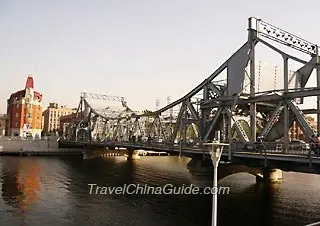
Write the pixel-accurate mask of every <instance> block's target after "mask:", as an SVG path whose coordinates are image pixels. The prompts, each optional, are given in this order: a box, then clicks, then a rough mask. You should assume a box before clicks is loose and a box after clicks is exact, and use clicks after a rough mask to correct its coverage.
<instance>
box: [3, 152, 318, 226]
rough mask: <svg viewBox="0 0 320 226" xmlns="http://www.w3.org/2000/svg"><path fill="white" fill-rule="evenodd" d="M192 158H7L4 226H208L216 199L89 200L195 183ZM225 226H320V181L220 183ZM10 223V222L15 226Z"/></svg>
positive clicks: (291, 178) (248, 178)
mask: <svg viewBox="0 0 320 226" xmlns="http://www.w3.org/2000/svg"><path fill="white" fill-rule="evenodd" d="M188 161H189V159H187V158H178V157H172V156H169V157H167V156H163V157H143V158H141V159H140V160H138V161H127V160H126V158H122V157H111V158H107V159H93V160H83V159H82V158H78V157H69V158H65V157H64V158H55V157H42V158H36V157H30V158H28V157H0V170H1V171H0V186H1V191H0V225H1V226H2V225H4V226H6V225H32V226H33V225H39V226H40V225H41V226H42V225H47V226H49V225H53V226H54V225H59V226H60V225H76V226H81V225H83V226H87V225H110V226H113V225H139V226H148V225H153V226H171V225H185V226H196V225H205V226H206V225H207V226H209V225H210V223H211V207H212V197H211V195H89V194H88V192H89V187H88V184H89V183H95V184H98V185H100V186H122V185H123V184H128V183H135V184H138V183H139V184H144V183H147V184H149V185H152V186H161V185H164V184H166V183H171V184H174V185H182V184H190V182H191V180H190V174H189V172H188V170H187V167H186V164H187V162H188ZM218 183H219V185H220V186H230V188H231V189H230V194H229V195H220V196H219V198H218V205H219V209H218V216H219V217H218V224H219V225H220V226H227V225H246V226H250V225H252V226H257V225H265V226H267V225H268V226H272V225H275V226H282V225H293V226H295V225H296V226H298V225H299V226H300V225H306V224H307V223H312V222H316V221H319V220H320V219H319V217H320V216H319V211H318V207H319V206H320V196H319V185H320V177H319V176H318V175H308V174H300V175H298V174H294V173H284V181H283V183H281V184H269V185H268V186H264V185H263V184H261V183H258V184H256V182H255V177H254V176H252V175H249V174H247V173H238V174H233V175H230V176H227V177H225V178H223V179H222V180H220V181H219V182H218ZM8 222H9V223H8Z"/></svg>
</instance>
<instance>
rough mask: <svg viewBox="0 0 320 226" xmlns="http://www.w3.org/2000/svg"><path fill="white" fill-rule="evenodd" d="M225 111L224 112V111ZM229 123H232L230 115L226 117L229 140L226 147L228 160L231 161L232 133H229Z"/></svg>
mask: <svg viewBox="0 0 320 226" xmlns="http://www.w3.org/2000/svg"><path fill="white" fill-rule="evenodd" d="M224 113H225V112H224ZM231 123H232V119H231V117H228V141H229V147H228V152H229V155H228V160H229V161H230V162H231V160H232V142H233V141H232V134H231V129H232V128H231Z"/></svg>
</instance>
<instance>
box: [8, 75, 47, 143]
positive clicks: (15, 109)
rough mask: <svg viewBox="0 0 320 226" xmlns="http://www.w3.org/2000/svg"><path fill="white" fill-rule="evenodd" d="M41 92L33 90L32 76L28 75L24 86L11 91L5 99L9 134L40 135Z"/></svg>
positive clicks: (21, 135) (22, 135)
mask: <svg viewBox="0 0 320 226" xmlns="http://www.w3.org/2000/svg"><path fill="white" fill-rule="evenodd" d="M42 101H43V100H42V94H40V93H38V92H36V91H34V83H33V77H32V76H31V75H29V76H28V78H27V81H26V85H25V88H24V89H23V90H20V91H18V92H15V93H12V94H11V95H10V98H9V99H8V101H7V104H8V105H7V114H8V116H9V135H11V136H20V137H33V138H35V137H39V138H40V137H41V123H42Z"/></svg>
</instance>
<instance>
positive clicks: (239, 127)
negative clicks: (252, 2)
mask: <svg viewBox="0 0 320 226" xmlns="http://www.w3.org/2000/svg"><path fill="white" fill-rule="evenodd" d="M258 44H259V45H263V46H265V47H267V48H269V49H271V50H272V51H274V52H276V53H278V54H279V55H280V56H281V57H282V59H283V75H282V76H283V81H284V83H283V87H282V89H279V90H274V89H273V90H267V91H263V92H256V84H257V82H256V72H255V64H256V56H255V49H256V46H257V45H258ZM275 44H277V45H275ZM279 44H280V45H279ZM284 46H286V47H291V48H293V49H295V50H297V51H299V52H300V53H303V54H304V55H305V56H307V57H308V58H309V60H308V61H305V60H303V59H301V58H299V57H297V56H293V55H291V54H289V53H288V52H287V51H285V50H282V49H283V48H282V47H284ZM318 55H319V54H318V46H317V45H316V44H313V43H311V42H309V41H306V40H304V39H302V38H300V37H298V36H296V35H293V34H291V33H289V32H287V31H284V30H282V29H279V28H277V27H275V26H273V25H271V24H269V23H266V22H264V21H262V20H260V19H256V18H253V17H252V18H249V23H248V40H247V42H245V43H244V44H243V45H242V46H241V47H240V48H239V49H238V50H237V51H236V52H235V53H234V54H233V55H232V56H231V57H230V58H229V59H227V60H226V61H225V62H224V63H223V64H222V65H221V66H220V67H219V68H218V69H217V70H216V71H214V72H213V73H212V74H211V75H210V76H209V77H207V79H205V80H204V81H203V82H202V83H201V84H199V85H197V86H196V87H195V88H194V89H192V90H191V91H190V92H189V93H187V94H186V95H185V96H183V97H181V98H180V99H178V100H176V101H174V102H172V103H171V104H168V105H167V106H165V107H163V108H161V109H159V110H157V111H154V112H144V113H138V112H134V111H132V110H131V109H130V108H129V107H128V106H127V103H126V101H125V99H124V98H123V97H112V96H106V95H97V94H89V93H83V94H82V95H81V100H80V104H79V108H78V115H79V117H78V118H77V120H75V121H74V123H73V124H71V125H70V127H69V131H71V132H69V134H68V136H67V139H68V140H74V141H88V142H89V141H90V142H107V141H117V142H142V143H147V144H150V145H151V144H155V145H156V144H163V145H166V146H168V147H176V146H179V148H180V150H183V149H186V148H190V147H191V148H198V147H200V146H201V144H202V143H203V142H206V141H208V140H213V139H214V137H215V133H216V131H221V139H222V141H223V142H229V143H230V144H232V143H233V142H235V141H237V142H241V143H243V144H246V143H250V142H251V143H252V142H256V139H257V137H258V136H263V137H264V139H265V141H267V142H273V141H277V140H279V139H282V141H283V142H284V150H287V149H288V145H289V144H288V143H289V137H288V132H289V128H290V127H291V126H292V125H293V123H294V122H296V123H297V124H298V125H299V127H300V128H301V130H302V131H303V133H304V135H305V136H306V137H307V139H309V140H310V141H311V140H312V139H314V137H315V136H317V134H318V132H319V131H316V129H315V128H313V127H312V126H311V124H310V123H309V122H308V120H307V119H306V117H305V115H304V113H303V111H302V110H301V109H300V107H299V104H301V103H303V99H304V97H309V96H317V111H316V113H317V123H318V124H317V125H318V126H317V128H318V130H319V128H320V117H319V116H320V115H319V112H320V111H319V108H320V98H319V95H320V65H319V58H318ZM289 61H294V62H298V63H300V64H302V66H301V67H300V68H299V69H298V70H296V71H295V72H294V77H291V78H289V75H288V70H289V69H288V62H289ZM314 70H316V74H317V86H316V87H309V88H307V87H306V84H307V82H308V80H309V78H310V76H311V74H312V72H313V71H314ZM224 72H226V78H225V79H224V80H222V81H221V80H219V81H218V80H217V79H218V77H219V75H221V74H223V73H224ZM246 79H247V80H249V83H248V84H247V86H249V87H250V92H249V93H246V92H245V88H246V87H245V86H246V84H245V80H246ZM293 79H295V87H294V88H290V89H289V83H290V82H291V81H292V80H293ZM199 96H201V98H199ZM90 98H95V99H103V100H109V101H116V102H121V104H122V106H123V110H121V111H114V110H112V109H104V110H97V109H95V108H94V107H93V106H91V105H90V103H89V102H88V99H90ZM173 108H175V109H179V111H178V114H177V115H173V113H172V112H174V111H173ZM232 147H233V145H230V148H232Z"/></svg>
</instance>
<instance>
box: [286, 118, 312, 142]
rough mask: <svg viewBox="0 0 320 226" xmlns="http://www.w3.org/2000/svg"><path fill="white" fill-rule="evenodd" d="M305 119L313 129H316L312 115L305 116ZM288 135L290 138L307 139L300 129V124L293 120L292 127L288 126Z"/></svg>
mask: <svg viewBox="0 0 320 226" xmlns="http://www.w3.org/2000/svg"><path fill="white" fill-rule="evenodd" d="M306 119H307V121H308V122H309V123H310V125H311V126H312V127H313V128H314V129H317V122H316V121H315V120H314V118H313V117H312V116H306ZM289 137H290V138H291V139H297V140H305V141H309V140H308V139H307V137H306V136H305V135H303V131H302V130H301V129H300V126H299V124H298V123H297V122H294V123H293V125H292V127H291V128H290V130H289Z"/></svg>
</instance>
